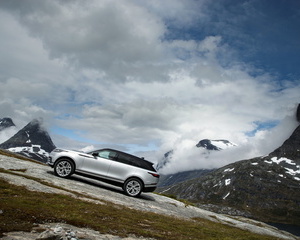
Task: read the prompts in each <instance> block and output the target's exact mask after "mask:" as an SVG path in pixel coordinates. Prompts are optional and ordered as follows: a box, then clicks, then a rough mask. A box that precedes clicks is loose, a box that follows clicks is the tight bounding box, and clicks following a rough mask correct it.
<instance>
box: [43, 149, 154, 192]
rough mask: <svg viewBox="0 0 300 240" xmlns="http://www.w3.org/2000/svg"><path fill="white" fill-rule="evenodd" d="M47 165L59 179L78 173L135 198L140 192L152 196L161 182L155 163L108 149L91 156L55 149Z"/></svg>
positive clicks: (90, 153) (90, 154)
mask: <svg viewBox="0 0 300 240" xmlns="http://www.w3.org/2000/svg"><path fill="white" fill-rule="evenodd" d="M47 164H48V165H49V166H51V167H52V168H54V173H55V175H57V176H59V177H62V178H68V177H70V176H71V175H72V174H74V173H76V174H78V175H83V176H85V177H90V178H94V179H97V180H101V181H103V182H106V183H110V184H113V185H115V186H120V187H122V188H123V190H124V191H125V193H126V194H127V195H129V196H133V197H135V196H138V195H140V193H141V192H153V191H154V190H155V189H156V187H157V183H158V180H159V174H158V173H157V172H156V170H155V169H154V168H153V163H151V162H149V161H147V160H144V159H143V158H139V157H136V156H133V155H130V154H128V153H124V152H121V151H118V150H113V149H109V148H106V149H100V150H96V151H92V152H89V153H84V152H77V151H72V150H65V149H59V148H56V149H54V150H53V151H52V152H51V153H50V156H49V159H48V162H47Z"/></svg>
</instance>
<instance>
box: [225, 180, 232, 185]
mask: <svg viewBox="0 0 300 240" xmlns="http://www.w3.org/2000/svg"><path fill="white" fill-rule="evenodd" d="M230 183H231V179H230V178H229V179H225V186H228V185H229V184H230Z"/></svg>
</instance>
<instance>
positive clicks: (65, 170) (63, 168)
mask: <svg viewBox="0 0 300 240" xmlns="http://www.w3.org/2000/svg"><path fill="white" fill-rule="evenodd" d="M74 171H75V167H74V163H73V162H72V161H71V160H69V159H60V160H58V161H57V162H56V163H55V165H54V173H55V175H57V176H59V177H62V178H67V177H70V176H71V175H72V174H73V173H74Z"/></svg>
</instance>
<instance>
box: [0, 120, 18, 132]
mask: <svg viewBox="0 0 300 240" xmlns="http://www.w3.org/2000/svg"><path fill="white" fill-rule="evenodd" d="M14 126H16V125H15V124H14V122H13V120H12V119H11V118H0V131H1V130H3V129H5V128H9V127H14Z"/></svg>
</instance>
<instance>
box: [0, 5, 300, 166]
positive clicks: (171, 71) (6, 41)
mask: <svg viewBox="0 0 300 240" xmlns="http://www.w3.org/2000/svg"><path fill="white" fill-rule="evenodd" d="M299 23H300V2H299V1H298V0H286V1H281V0H273V1H269V0H247V1H246V0H214V1H211V0H197V1H196V0H165V1H159V0H149V1H141V0H124V1H115V0H90V1H84V0H71V1H58V0H51V1H50V0H45V1H37V0H24V1H17V0H11V1H4V2H2V3H1V6H0V30H1V39H0V68H1V71H0V81H1V89H0V94H1V99H0V112H1V114H2V117H11V118H13V119H14V121H15V122H16V124H17V125H18V126H19V127H20V128H21V127H22V126H25V125H26V124H27V123H28V122H29V121H31V120H32V119H34V118H39V117H42V118H43V119H44V123H45V127H46V128H47V129H49V131H50V135H51V137H52V138H53V140H54V143H55V144H56V145H57V146H58V147H68V148H69V147H70V148H72V149H91V148H99V147H102V146H110V147H116V148H118V149H121V150H125V151H129V152H146V153H143V154H146V155H147V154H148V156H149V158H150V160H153V161H157V159H159V158H160V156H163V154H164V153H165V152H167V151H169V150H170V149H179V148H183V149H186V150H187V151H188V149H190V148H193V146H194V145H196V144H197V143H198V142H199V140H201V139H207V138H208V139H228V140H230V141H232V142H235V143H239V144H240V146H241V147H240V148H237V149H238V150H237V153H236V154H235V155H236V156H237V157H236V158H247V157H253V156H257V155H262V154H266V153H268V151H269V152H270V151H272V150H273V149H274V148H275V147H278V146H279V145H280V144H281V143H282V142H283V141H284V140H285V138H286V137H288V134H290V132H291V131H292V130H293V128H294V127H295V126H296V125H297V123H295V122H294V120H292V119H293V114H294V111H295V107H296V106H297V104H298V103H299V102H300V96H299V92H300V91H299V90H300V81H299V80H300V69H299V67H298V63H299V62H300V28H299V26H300V24H299ZM282 126H284V128H283V127H282ZM278 129H279V130H278ZM275 132H276V138H274V137H273V139H274V140H272V142H269V141H266V139H267V138H270V136H273V135H272V134H275ZM266 142H267V143H266ZM262 143H264V144H262ZM147 152H148V153H147ZM175 152H176V151H175ZM229 158H230V159H228V161H233V160H236V158H234V159H233V157H232V156H230V157H229ZM199 164H200V165H201V164H203V163H199ZM200 165H199V166H200ZM200 167H201V166H200Z"/></svg>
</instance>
